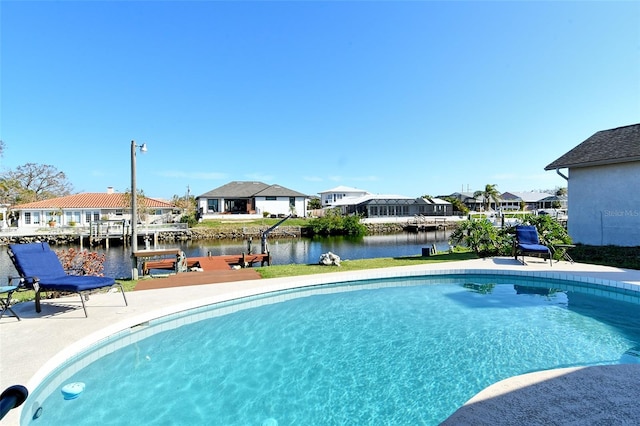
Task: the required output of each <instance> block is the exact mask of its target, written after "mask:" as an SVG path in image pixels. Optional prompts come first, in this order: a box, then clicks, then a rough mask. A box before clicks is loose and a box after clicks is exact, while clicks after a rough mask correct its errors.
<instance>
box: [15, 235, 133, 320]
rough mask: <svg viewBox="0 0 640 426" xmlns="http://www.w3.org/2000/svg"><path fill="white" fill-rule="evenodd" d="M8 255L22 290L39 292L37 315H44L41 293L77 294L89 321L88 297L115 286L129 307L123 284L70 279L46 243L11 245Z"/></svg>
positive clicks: (87, 277)
mask: <svg viewBox="0 0 640 426" xmlns="http://www.w3.org/2000/svg"><path fill="white" fill-rule="evenodd" d="M8 253H9V257H10V258H11V261H12V262H13V264H14V266H15V267H16V270H17V271H18V274H20V277H18V278H20V286H22V287H25V288H28V289H33V290H35V292H36V301H35V303H36V312H40V311H41V308H40V292H41V291H57V292H65V293H78V294H79V295H80V301H81V302H82V309H84V315H85V316H86V317H88V316H89V315H88V314H87V307H86V305H85V303H84V301H85V300H88V299H89V293H90V292H93V291H95V290H99V289H104V288H107V287H113V286H116V287H119V288H120V291H121V292H122V297H123V298H124V304H125V306H128V303H127V297H126V296H125V294H124V289H123V288H122V285H121V284H120V283H117V282H116V281H115V280H114V279H113V278H109V277H96V276H90V275H68V274H67V272H66V271H65V270H64V269H63V268H62V264H61V263H60V260H59V259H58V256H57V255H56V253H55V252H54V251H53V250H51V248H50V247H49V244H48V243H46V242H45V243H29V244H9V250H8ZM12 278H16V277H10V278H9V279H10V281H11V279H12Z"/></svg>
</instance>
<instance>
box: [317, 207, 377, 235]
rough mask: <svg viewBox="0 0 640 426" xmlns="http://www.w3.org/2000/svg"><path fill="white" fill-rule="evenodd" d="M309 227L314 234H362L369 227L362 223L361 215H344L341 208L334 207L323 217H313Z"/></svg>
mask: <svg viewBox="0 0 640 426" xmlns="http://www.w3.org/2000/svg"><path fill="white" fill-rule="evenodd" d="M309 228H310V229H311V232H312V233H313V234H314V235H324V236H328V235H353V236H362V235H365V234H366V233H367V227H366V226H364V225H363V224H362V223H360V216H355V215H354V216H343V215H342V214H341V213H340V210H338V209H333V210H329V211H327V212H326V214H325V215H324V216H323V217H318V218H315V219H312V220H311V221H310V222H309Z"/></svg>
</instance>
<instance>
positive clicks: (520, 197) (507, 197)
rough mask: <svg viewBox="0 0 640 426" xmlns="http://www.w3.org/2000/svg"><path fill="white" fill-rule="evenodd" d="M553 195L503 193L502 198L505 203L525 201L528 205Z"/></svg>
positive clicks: (542, 193) (541, 193)
mask: <svg viewBox="0 0 640 426" xmlns="http://www.w3.org/2000/svg"><path fill="white" fill-rule="evenodd" d="M549 195H551V194H547V193H544V192H503V193H502V194H501V195H500V198H501V199H502V200H503V201H524V202H526V203H535V202H538V201H540V200H543V199H545V198H547V197H549Z"/></svg>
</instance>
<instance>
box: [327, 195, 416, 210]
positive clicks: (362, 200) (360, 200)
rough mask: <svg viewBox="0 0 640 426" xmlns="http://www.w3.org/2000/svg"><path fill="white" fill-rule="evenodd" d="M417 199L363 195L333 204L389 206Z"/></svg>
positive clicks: (401, 196) (398, 196)
mask: <svg viewBox="0 0 640 426" xmlns="http://www.w3.org/2000/svg"><path fill="white" fill-rule="evenodd" d="M414 200H415V198H412V197H405V196H403V195H382V194H369V193H367V194H366V195H362V196H360V197H346V198H342V199H340V200H336V202H335V203H333V205H334V206H336V207H338V206H355V205H359V204H389V203H393V202H396V203H397V202H399V201H402V202H405V201H414Z"/></svg>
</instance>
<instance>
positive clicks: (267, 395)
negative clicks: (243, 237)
mask: <svg viewBox="0 0 640 426" xmlns="http://www.w3.org/2000/svg"><path fill="white" fill-rule="evenodd" d="M433 282H434V281H433V280H432V279H426V278H425V279H424V280H416V279H415V278H414V279H411V280H394V281H393V282H391V281H390V282H382V283H378V284H376V285H375V286H373V287H367V286H359V285H351V286H349V287H348V290H355V289H360V290H359V291H344V290H345V288H341V287H335V289H336V291H337V292H335V293H328V294H316V295H313V296H308V297H297V298H291V299H289V300H287V301H284V302H280V303H274V302H269V304H264V305H261V306H257V307H254V308H251V309H244V310H240V311H236V312H233V313H230V314H226V315H222V316H217V317H214V318H210V319H206V320H203V321H199V322H195V323H191V324H188V325H184V326H182V327H179V328H176V329H174V330H170V331H165V332H161V333H156V334H153V335H151V336H150V337H148V338H145V339H143V340H140V341H138V342H136V343H134V344H131V345H128V346H125V347H123V348H122V349H119V350H116V351H115V352H112V353H110V354H108V355H106V356H104V357H102V358H100V359H98V360H97V361H95V362H93V363H92V364H90V365H88V366H87V367H85V368H83V369H80V370H79V371H77V373H75V374H74V375H73V376H71V377H70V378H69V379H67V380H65V381H64V383H70V382H83V383H85V385H86V387H85V391H84V392H83V393H82V394H81V395H80V397H78V398H77V399H74V400H70V401H68V400H64V399H63V398H62V396H61V394H60V390H59V389H57V390H56V391H55V392H53V393H52V394H51V395H50V396H48V397H47V399H46V400H44V401H43V402H42V404H40V405H41V407H42V410H41V416H40V417H39V418H38V419H37V420H33V421H32V423H30V424H33V425H54V424H55V425H60V424H69V425H70V424H73V425H95V424H101V425H111V424H113V425H119V424H166V425H175V424H180V425H205V424H206V425H263V424H264V425H267V424H270V425H276V424H277V425H280V426H282V425H294V424H296V425H301V424H316V425H336V424H358V425H363V424H376V425H378V424H397V425H400V424H402V425H405V424H406V425H408V424H411V425H414V424H425V425H436V424H438V423H440V422H441V421H443V420H444V419H446V418H447V417H448V416H449V415H451V414H452V413H453V412H454V411H455V410H456V409H457V408H459V407H460V406H461V405H462V404H464V402H466V401H467V400H468V399H469V398H471V397H472V396H473V395H474V394H476V393H478V392H479V391H481V390H482V389H483V388H485V387H487V386H489V385H491V384H492V383H495V382H497V381H499V380H502V379H505V378H507V377H510V376H514V375H518V374H523V373H527V372H532V371H538V370H545V369H552V368H561V367H571V366H585V365H598V364H616V363H624V362H638V361H640V359H639V358H638V357H637V356H634V354H637V353H638V348H639V347H640V318H639V316H638V315H637V312H638V308H639V306H638V304H635V303H631V302H623V301H616V300H613V299H609V298H604V297H599V296H591V295H587V294H584V293H581V292H575V291H567V290H562V287H563V285H562V284H558V283H553V285H552V284H551V283H549V284H547V286H548V287H551V289H550V290H549V289H544V288H542V287H540V285H539V284H536V286H534V287H530V286H528V285H522V284H523V283H521V282H519V278H518V279H516V278H514V279H511V280H510V279H505V278H500V279H495V278H492V277H486V276H484V277H480V276H478V277H466V278H464V279H462V278H460V277H458V278H455V279H439V282H441V283H439V284H434V283H433ZM514 283H515V285H514ZM525 284H527V283H525ZM565 287H566V286H565ZM59 387H62V384H61V385H60V386H59ZM25 411H28V409H27V408H25ZM32 411H33V410H32ZM26 417H27V421H30V420H31V412H28V414H27V416H26ZM24 418H25V414H24V413H23V419H24Z"/></svg>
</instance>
